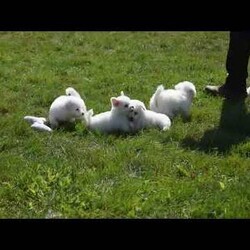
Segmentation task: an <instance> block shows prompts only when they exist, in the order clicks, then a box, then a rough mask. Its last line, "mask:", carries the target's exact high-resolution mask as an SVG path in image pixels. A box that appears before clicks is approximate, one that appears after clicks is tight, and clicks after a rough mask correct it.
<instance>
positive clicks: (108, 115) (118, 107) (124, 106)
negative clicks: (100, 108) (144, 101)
mask: <svg viewBox="0 0 250 250" xmlns="http://www.w3.org/2000/svg"><path fill="white" fill-rule="evenodd" d="M110 101H111V105H112V108H111V110H110V111H106V112H103V113H100V114H97V115H94V116H93V110H92V109H91V110H89V111H88V112H87V114H86V124H87V127H88V128H89V129H90V130H97V131H100V132H101V133H117V132H130V127H129V120H128V113H129V102H130V98H129V97H128V96H125V95H121V96H118V97H116V98H115V97H111V99H110Z"/></svg>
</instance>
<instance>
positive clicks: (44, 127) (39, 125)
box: [31, 122, 53, 132]
mask: <svg viewBox="0 0 250 250" xmlns="http://www.w3.org/2000/svg"><path fill="white" fill-rule="evenodd" d="M31 128H33V129H35V130H38V131H48V132H52V131H53V130H52V129H51V128H50V127H48V126H47V125H45V124H43V123H39V122H34V123H33V124H32V125H31Z"/></svg>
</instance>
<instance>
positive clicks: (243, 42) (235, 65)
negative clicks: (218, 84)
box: [224, 31, 250, 93]
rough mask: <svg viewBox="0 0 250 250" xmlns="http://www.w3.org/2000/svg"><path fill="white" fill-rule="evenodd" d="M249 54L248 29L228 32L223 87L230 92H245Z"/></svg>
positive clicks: (249, 39)
mask: <svg viewBox="0 0 250 250" xmlns="http://www.w3.org/2000/svg"><path fill="white" fill-rule="evenodd" d="M249 55H250V31H243V32H230V41H229V48H228V53H227V61H226V69H227V72H228V76H227V78H226V82H225V84H224V87H225V88H226V89H227V90H228V91H230V92H236V93H242V92H246V79H247V77H248V72H247V66H248V60H249Z"/></svg>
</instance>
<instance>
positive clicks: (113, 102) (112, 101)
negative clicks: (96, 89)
mask: <svg viewBox="0 0 250 250" xmlns="http://www.w3.org/2000/svg"><path fill="white" fill-rule="evenodd" d="M110 101H111V104H112V106H114V107H118V106H119V105H120V101H119V100H117V99H116V98H115V97H111V98H110Z"/></svg>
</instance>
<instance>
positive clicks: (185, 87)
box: [150, 81, 196, 119]
mask: <svg viewBox="0 0 250 250" xmlns="http://www.w3.org/2000/svg"><path fill="white" fill-rule="evenodd" d="M195 96H196V89H195V86H194V84H193V83H191V82H188V81H184V82H180V83H178V84H177V85H175V87H174V89H164V87H163V85H159V86H158V88H157V90H156V92H155V93H154V94H153V96H152V97H151V99H150V110H152V111H155V112H157V113H163V114H166V115H167V116H168V117H170V118H171V119H172V118H174V117H175V116H177V115H178V114H180V115H181V116H182V117H183V118H184V119H189V118H190V107H191V104H192V101H193V98H194V97H195Z"/></svg>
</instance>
